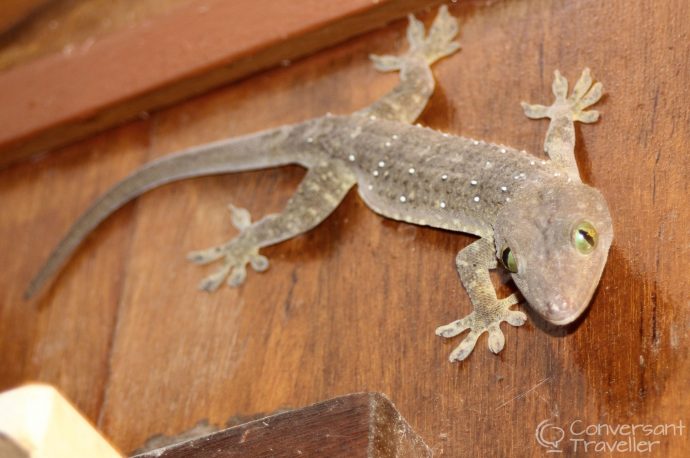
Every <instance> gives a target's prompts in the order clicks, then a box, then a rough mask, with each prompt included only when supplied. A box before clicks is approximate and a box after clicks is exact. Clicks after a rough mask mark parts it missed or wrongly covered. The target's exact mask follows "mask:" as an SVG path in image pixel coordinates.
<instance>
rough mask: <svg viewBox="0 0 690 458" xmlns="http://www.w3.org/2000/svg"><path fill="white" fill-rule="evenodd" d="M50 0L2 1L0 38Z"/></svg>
mask: <svg viewBox="0 0 690 458" xmlns="http://www.w3.org/2000/svg"><path fill="white" fill-rule="evenodd" d="M51 1H52V0H4V1H3V2H2V4H1V5H0V38H1V36H2V34H4V33H7V32H8V31H11V30H12V29H13V28H14V27H16V26H18V25H19V24H21V23H22V22H23V21H25V20H27V18H29V17H30V16H31V15H32V14H35V13H36V11H38V10H40V9H41V7H42V6H45V5H46V4H48V3H49V2H51Z"/></svg>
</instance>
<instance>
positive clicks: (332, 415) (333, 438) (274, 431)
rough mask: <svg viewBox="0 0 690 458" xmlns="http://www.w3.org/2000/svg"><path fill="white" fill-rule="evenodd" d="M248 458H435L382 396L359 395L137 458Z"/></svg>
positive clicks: (285, 414) (348, 396) (271, 418)
mask: <svg viewBox="0 0 690 458" xmlns="http://www.w3.org/2000/svg"><path fill="white" fill-rule="evenodd" d="M221 456H222V457H224V458H226V457H235V456H237V457H249V456H271V457H287V456H328V457H353V456H362V457H364V456H366V457H371V458H375V457H390V456H394V457H398V458H406V457H410V458H412V457H415V458H422V457H430V456H432V453H431V449H429V447H428V446H427V445H426V444H425V443H424V441H423V440H422V439H421V438H420V437H419V436H418V435H417V434H416V433H415V432H414V431H413V430H412V428H410V425H408V424H407V422H406V421H405V419H404V418H403V417H402V416H401V415H400V413H399V412H398V411H397V410H396V408H395V406H394V405H393V404H392V403H391V402H390V401H389V400H388V398H386V397H385V396H384V395H382V394H380V393H356V394H350V395H347V396H342V397H338V398H335V399H331V400H328V401H324V402H321V403H318V404H314V405H312V406H309V407H305V408H303V409H297V410H291V411H289V412H285V413H281V414H277V415H272V416H269V417H265V418H261V419H259V420H256V421H252V422H249V423H244V424H242V425H239V426H235V427H234V428H228V429H225V430H223V431H219V432H217V433H213V434H210V435H207V436H203V437H199V438H196V439H192V440H188V441H186V442H182V443H179V444H175V445H171V446H168V447H164V448H159V449H156V450H151V451H148V452H145V453H141V454H138V455H135V457H134V458H154V457H156V458H161V457H162V458H175V457H189V458H195V457H198V458H207V457H221Z"/></svg>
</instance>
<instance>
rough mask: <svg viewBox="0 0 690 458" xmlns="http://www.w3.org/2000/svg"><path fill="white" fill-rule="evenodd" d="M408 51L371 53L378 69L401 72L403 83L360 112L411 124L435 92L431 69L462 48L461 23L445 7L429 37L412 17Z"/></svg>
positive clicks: (430, 30)
mask: <svg viewBox="0 0 690 458" xmlns="http://www.w3.org/2000/svg"><path fill="white" fill-rule="evenodd" d="M409 21H410V24H409V26H408V27H407V41H408V42H409V45H410V47H409V49H408V51H407V52H406V53H405V54H403V55H401V56H392V55H385V56H379V55H376V54H371V55H370V56H369V57H370V58H371V60H372V62H373V63H374V67H375V68H376V69H377V70H379V71H382V72H389V71H396V70H399V71H400V83H399V84H398V85H397V86H396V87H395V88H394V89H393V90H391V91H390V92H389V93H387V94H386V95H384V96H383V97H381V98H380V99H379V100H377V101H376V102H374V103H373V104H372V105H370V106H368V107H367V108H364V109H363V110H360V111H358V112H357V114H360V115H364V116H373V117H378V118H381V119H388V120H394V121H401V122H407V123H411V122H414V121H415V119H417V117H418V116H419V115H420V113H421V112H422V110H424V107H425V106H426V104H427V102H428V101H429V98H430V97H431V94H432V93H433V91H434V76H433V75H432V73H431V69H430V66H431V64H433V63H434V62H436V61H437V60H439V59H442V58H443V57H446V56H449V55H451V54H453V53H454V52H456V51H457V50H458V49H460V45H459V44H458V43H457V42H456V41H453V39H454V38H455V36H456V35H457V34H458V22H457V20H456V19H455V18H454V17H453V16H451V15H450V13H449V12H448V8H447V7H446V6H445V5H444V6H442V7H441V8H439V12H438V14H437V15H436V19H434V23H433V24H432V26H431V28H430V29H429V33H428V34H426V33H425V30H424V24H423V23H422V22H421V21H420V20H419V19H417V18H416V17H414V16H413V15H409Z"/></svg>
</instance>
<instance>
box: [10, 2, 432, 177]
mask: <svg viewBox="0 0 690 458" xmlns="http://www.w3.org/2000/svg"><path fill="white" fill-rule="evenodd" d="M434 3H438V2H435V1H433V0H381V1H374V2H372V1H371V0H352V1H348V2H323V1H321V0H300V1H299V2H286V1H282V0H266V1H263V2H256V1H253V0H242V1H232V2H228V1H225V0H203V1H201V0H200V1H198V2H192V3H191V4H190V5H188V6H185V7H182V8H180V9H178V10H176V11H175V12H174V13H173V14H170V15H166V16H162V17H159V18H157V19H155V20H154V21H153V22H152V23H144V24H142V25H140V26H138V27H136V28H134V29H133V30H126V31H122V32H119V33H115V34H113V35H112V36H109V37H105V38H103V39H101V40H99V41H96V42H93V43H90V44H89V46H85V47H80V48H79V49H78V50H76V51H75V52H72V53H69V54H65V53H58V54H54V55H51V56H47V57H45V58H42V59H39V60H37V61H33V62H30V63H28V64H26V65H22V66H19V67H16V68H12V69H10V70H8V71H6V72H4V73H2V74H0V100H2V101H3V103H2V108H0V125H2V126H3V128H2V129H0V165H3V164H7V163H10V162H12V161H15V160H18V159H20V158H22V157H26V156H27V155H30V154H33V153H37V152H40V151H45V150H49V149H51V148H54V147H56V146H59V145H63V144H65V143H68V142H70V141H74V140H75V139H78V138H83V137H85V136H87V135H89V134H92V133H94V132H97V131H99V130H102V129H104V128H107V127H111V126H113V125H115V124H117V123H120V122H122V121H124V120H127V119H131V118H132V117H135V116H137V115H139V114H140V113H142V112H146V111H149V110H155V109H158V108H161V107H163V106H166V105H169V104H171V103H174V102H177V101H180V100H182V99H184V98H187V97H190V96H192V95H196V94H200V93H202V92H205V91H208V90H209V89H212V88H215V87H219V86H221V85H223V84H226V83H228V82H229V81H233V80H236V79H238V78H242V77H244V76H246V75H249V74H251V73H254V72H256V71H259V70H262V69H265V68H268V67H271V66H274V65H277V64H279V63H280V62H285V61H290V60H294V59H296V58H299V57H301V56H304V55H306V54H309V53H312V52H314V51H316V50H319V49H322V48H324V47H328V46H331V45H333V44H335V43H338V42H341V41H343V40H346V39H348V38H350V37H353V36H356V35H358V34H361V33H363V32H365V31H367V30H371V29H373V28H377V27H380V26H381V25H383V24H385V23H387V22H390V21H391V20H393V19H396V18H399V17H400V16H403V15H405V14H407V13H408V12H410V11H412V10H415V9H419V8H420V7H422V6H428V5H431V4H434Z"/></svg>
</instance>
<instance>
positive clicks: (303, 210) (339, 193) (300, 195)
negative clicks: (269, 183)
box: [187, 162, 355, 292]
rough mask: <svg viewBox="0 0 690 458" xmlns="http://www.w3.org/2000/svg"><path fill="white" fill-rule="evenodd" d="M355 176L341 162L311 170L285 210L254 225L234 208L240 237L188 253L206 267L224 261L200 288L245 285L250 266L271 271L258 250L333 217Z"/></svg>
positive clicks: (247, 214) (194, 260)
mask: <svg viewBox="0 0 690 458" xmlns="http://www.w3.org/2000/svg"><path fill="white" fill-rule="evenodd" d="M354 183H355V178H354V176H353V175H352V173H351V172H350V171H349V170H348V169H347V168H346V167H345V166H344V165H342V164H340V163H338V162H333V163H326V162H324V163H322V164H319V165H317V166H315V167H313V168H310V169H309V172H307V175H306V176H305V177H304V179H303V180H302V183H300V185H299V187H298V189H297V191H296V192H295V194H294V195H293V196H292V197H291V198H290V200H289V201H288V203H287V205H286V207H285V210H284V211H283V212H282V213H279V214H273V215H268V216H265V217H264V218H262V219H261V220H259V221H257V222H255V223H252V222H251V220H250V217H249V212H248V211H246V210H243V209H237V208H234V207H231V211H232V218H233V224H234V225H235V226H236V227H237V228H238V229H240V231H241V232H240V234H239V235H238V236H237V237H235V238H234V239H232V240H231V241H229V242H227V243H225V244H223V245H219V246H216V247H212V248H209V249H206V250H201V251H194V252H191V253H189V255H188V256H187V257H188V259H189V260H190V261H192V262H195V263H197V264H207V263H209V262H213V261H216V260H219V259H222V263H221V267H220V269H218V270H217V271H216V272H215V273H213V274H212V275H210V276H209V277H207V278H205V279H204V280H203V281H202V282H201V283H200V284H199V289H202V290H205V291H209V292H210V291H214V290H215V289H217V288H218V286H220V284H221V283H222V282H223V280H225V278H226V277H228V276H229V278H228V285H230V286H239V285H240V284H242V283H243V282H244V279H245V278H246V275H247V271H246V268H245V266H246V265H247V264H250V265H251V266H252V268H253V269H254V270H256V271H257V272H262V271H264V270H266V269H267V268H268V259H266V257H265V256H262V255H260V254H259V249H260V248H263V247H266V246H269V245H274V244H276V243H279V242H282V241H284V240H287V239H290V238H292V237H295V236H297V235H299V234H301V233H303V232H306V231H308V230H309V229H312V228H313V227H315V226H317V225H318V224H319V223H321V221H323V220H324V219H326V217H327V216H328V215H329V214H331V212H332V211H333V210H335V208H336V207H337V206H338V204H340V202H341V201H342V199H343V198H344V197H345V194H347V191H348V190H349V189H350V188H351V187H352V186H353V185H354Z"/></svg>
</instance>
